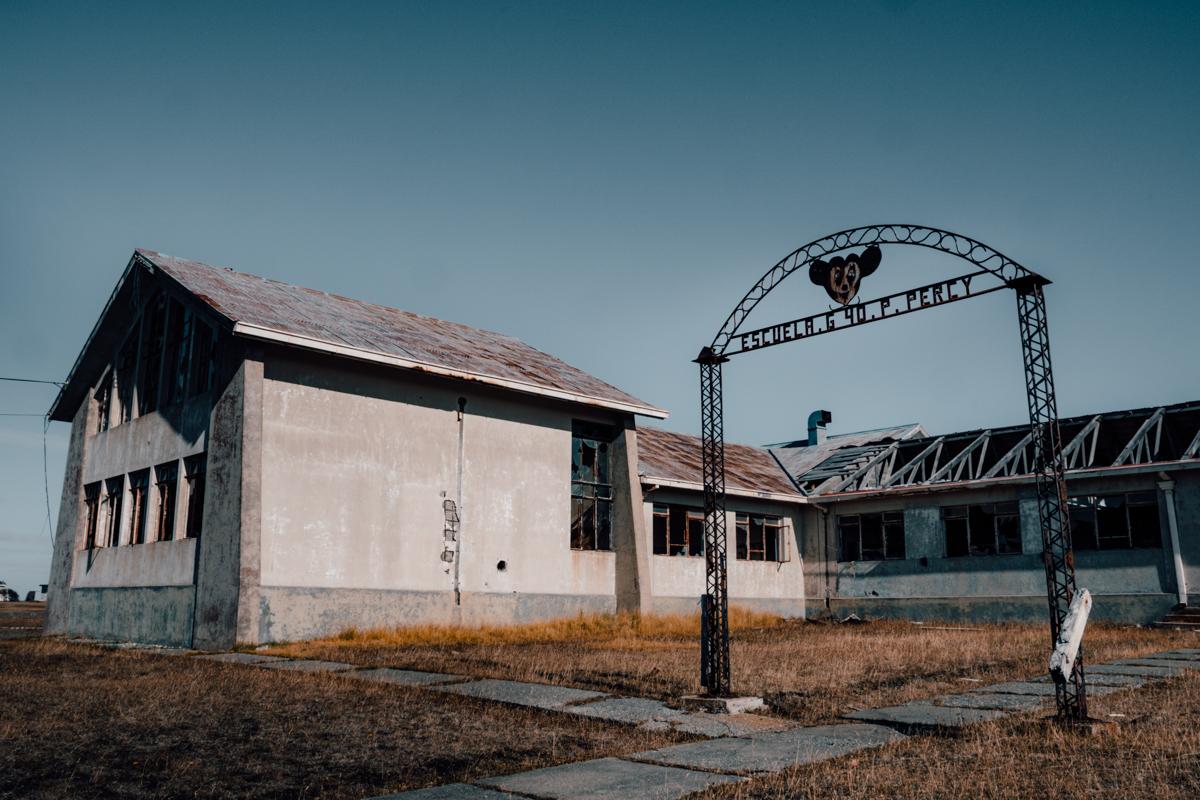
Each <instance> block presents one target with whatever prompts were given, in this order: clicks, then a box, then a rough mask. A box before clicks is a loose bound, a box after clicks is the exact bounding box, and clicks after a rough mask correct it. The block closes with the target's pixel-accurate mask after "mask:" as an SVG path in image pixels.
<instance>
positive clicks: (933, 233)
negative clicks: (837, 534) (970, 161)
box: [696, 225, 1087, 719]
mask: <svg viewBox="0 0 1200 800" xmlns="http://www.w3.org/2000/svg"><path fill="white" fill-rule="evenodd" d="M871 245H910V246H916V247H925V248H928V249H931V250H937V251H940V252H943V253H949V254H950V255H953V256H956V257H958V258H960V259H963V260H965V261H968V262H970V263H972V264H974V265H975V266H976V267H978V268H979V272H977V273H973V274H972V275H968V276H963V277H961V278H954V279H951V281H946V282H944V283H945V284H946V286H947V289H946V292H945V294H946V296H945V297H942V296H940V295H939V297H938V298H937V299H936V301H931V302H929V303H926V302H923V301H922V302H919V303H917V304H916V307H915V308H914V307H913V303H912V302H911V296H912V294H913V293H914V292H921V293H924V292H925V291H926V290H931V291H932V290H933V288H934V287H935V286H937V284H934V285H931V286H927V287H919V288H918V289H915V290H910V292H909V293H908V294H909V296H910V302H909V303H908V306H909V307H908V308H907V309H903V310H901V309H892V310H891V311H890V312H889V310H888V309H889V308H890V302H891V300H892V298H894V297H899V296H900V295H893V296H889V297H887V298H877V299H876V300H870V301H865V302H859V303H848V304H846V305H845V307H844V309H842V310H841V313H844V314H845V321H844V322H842V323H841V324H828V325H827V327H825V328H823V329H820V328H814V320H818V319H819V318H821V317H825V318H832V315H833V314H835V313H838V312H828V313H825V314H818V315H814V316H812V317H806V318H802V319H800V320H793V321H791V322H788V323H784V324H783V325H780V326H773V327H772V328H764V329H760V331H757V332H755V335H759V334H763V333H764V332H772V331H778V333H777V334H776V335H775V336H774V337H771V336H770V334H769V333H768V334H767V336H768V338H769V339H771V340H770V341H769V342H767V343H766V344H764V343H763V342H762V340H761V339H759V340H754V339H751V340H750V344H751V345H752V346H749V347H748V346H747V339H746V336H748V335H749V334H744V335H743V339H742V342H741V346H740V347H739V348H732V349H731V347H730V345H731V343H733V339H734V336H736V335H738V334H739V332H740V331H741V327H742V325H743V323H744V322H745V321H746V319H747V318H748V317H749V316H750V313H751V312H752V311H753V310H754V308H755V307H756V306H757V305H758V303H759V302H760V301H762V300H763V298H765V297H766V296H767V295H768V294H770V293H771V291H773V290H774V289H775V288H776V287H777V286H779V284H780V283H782V282H783V281H784V280H785V279H786V278H787V277H788V276H789V275H791V274H792V273H794V272H796V271H797V270H802V269H805V268H806V267H808V266H809V265H810V264H812V263H813V262H814V261H815V260H817V259H824V258H825V257H826V256H830V255H832V254H835V253H838V252H840V251H844V250H850V249H852V248H859V247H869V246H871ZM985 274H990V275H991V276H992V277H994V278H996V279H997V285H996V286H994V287H993V288H990V289H987V290H986V291H976V292H973V293H972V292H971V291H969V290H970V284H971V279H972V278H974V277H977V276H983V275H985ZM964 280H965V285H966V287H967V289H968V291H967V292H965V293H963V294H960V295H957V296H955V295H953V292H952V291H951V289H950V288H948V287H949V286H950V284H951V283H952V282H957V281H964ZM1049 282H1050V281H1048V280H1047V279H1045V278H1044V277H1042V276H1041V275H1039V274H1037V273H1035V272H1033V271H1031V270H1029V269H1026V268H1025V267H1023V266H1021V265H1020V264H1018V263H1017V262H1016V261H1013V260H1012V259H1011V258H1009V257H1008V256H1005V255H1004V254H1003V253H1000V252H999V251H997V250H994V249H992V248H991V247H988V246H987V245H985V244H983V243H982V242H979V241H976V240H975V239H971V238H969V237H967V236H963V235H961V234H957V233H952V232H950V231H945V230H940V229H938V228H930V227H926V226H922V225H870V226H866V227H861V228H852V229H850V230H845V231H839V232H838V233H834V234H831V235H829V236H826V237H824V238H822V239H817V240H816V241H813V242H810V243H808V244H806V245H804V246H803V247H799V248H797V249H796V250H793V251H792V252H791V253H789V254H788V255H787V256H786V257H785V258H783V259H781V260H780V261H779V262H778V263H777V264H775V266H773V267H772V268H771V269H769V270H768V271H767V272H766V274H764V275H763V276H762V278H760V279H759V281H758V282H757V283H756V284H755V285H754V287H753V288H751V289H750V291H749V292H747V293H746V295H745V296H744V297H743V298H742V299H741V301H740V302H739V303H738V304H737V306H735V307H734V309H733V311H732V312H731V313H730V314H729V317H728V318H726V320H725V323H724V324H723V325H722V326H721V329H720V330H719V331H718V332H717V335H716V336H715V337H714V338H713V340H712V343H711V344H710V345H709V346H707V347H705V348H704V349H702V350H701V351H700V355H699V357H698V358H697V359H696V362H697V363H698V364H699V365H700V413H701V427H702V431H701V434H702V435H701V439H702V460H703V472H704V517H705V522H704V531H705V566H706V585H705V596H704V597H703V598H702V617H703V619H702V624H701V665H700V681H701V685H703V686H704V688H705V689H706V690H707V691H708V692H709V693H710V694H713V695H717V696H726V695H728V694H729V693H730V669H729V613H728V585H727V580H726V519H725V441H724V410H723V391H722V365H723V364H724V363H725V362H727V361H728V360H729V358H730V357H731V356H733V355H737V354H738V353H742V352H747V351H748V350H750V349H757V348H758V347H763V346H770V345H774V344H782V343H784V342H786V341H792V340H795V339H799V338H806V337H807V336H811V335H814V334H817V333H828V332H831V331H833V330H835V329H839V328H843V327H854V326H857V325H861V324H865V323H867V322H874V321H877V320H880V319H885V318H887V317H889V316H895V315H896V314H899V313H908V311H915V310H921V309H923V308H928V307H933V306H936V305H942V304H944V303H946V302H951V301H954V300H961V299H966V298H967V297H973V296H977V295H979V294H984V293H986V292H991V291H995V290H997V289H1002V288H1009V289H1012V290H1014V292H1015V293H1016V296H1017V312H1018V318H1019V322H1020V333H1021V346H1022V355H1023V359H1024V366H1025V383H1026V394H1027V396H1028V400H1029V421H1030V429H1029V435H1028V438H1027V440H1025V441H1024V442H1023V444H1027V445H1029V446H1030V449H1031V456H1030V461H1031V463H1030V464H1029V467H1030V471H1032V472H1033V473H1034V474H1035V475H1036V476H1037V492H1038V517H1039V521H1040V524H1041V529H1042V548H1043V557H1044V558H1043V560H1044V563H1045V569H1046V587H1047V598H1048V602H1049V611H1050V634H1051V646H1052V647H1053V646H1054V643H1055V642H1056V641H1057V639H1058V634H1059V630H1060V628H1061V627H1062V624H1063V620H1064V619H1065V618H1066V615H1067V611H1068V608H1069V606H1070V603H1071V599H1072V597H1073V596H1074V594H1075V589H1076V586H1075V567H1074V558H1073V555H1072V550H1071V532H1070V525H1069V519H1068V516H1067V514H1066V507H1067V495H1066V483H1065V481H1064V477H1063V473H1064V463H1063V445H1062V435H1061V433H1060V431H1059V425H1058V407H1057V400H1056V398H1055V392H1054V374H1053V370H1052V368H1051V362H1050V338H1049V329H1048V327H1047V320H1046V299H1045V294H1044V292H1043V287H1045V286H1046V285H1047V284H1048V283H1049ZM923 296H924V295H923V294H922V297H923ZM873 305H876V311H878V312H879V313H869V309H870V308H871V307H872V306H873ZM880 458H883V456H881V457H880ZM962 462H963V465H965V463H966V458H965V457H964V458H963V459H962ZM871 466H872V465H870V464H869V465H867V466H866V469H867V470H869V469H870V468H871ZM1056 687H1057V692H1056V694H1057V701H1058V714H1059V716H1060V717H1061V718H1064V719H1081V718H1085V717H1086V716H1087V690H1086V685H1085V682H1084V673H1083V658H1082V655H1081V656H1080V657H1079V658H1078V659H1077V660H1076V662H1075V668H1074V671H1073V673H1072V675H1071V677H1070V679H1069V680H1068V681H1066V682H1060V683H1057V684H1056Z"/></svg>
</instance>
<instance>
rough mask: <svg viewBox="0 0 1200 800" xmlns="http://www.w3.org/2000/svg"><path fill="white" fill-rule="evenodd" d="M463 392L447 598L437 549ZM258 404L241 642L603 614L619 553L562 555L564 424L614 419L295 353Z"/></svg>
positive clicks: (279, 358) (274, 370)
mask: <svg viewBox="0 0 1200 800" xmlns="http://www.w3.org/2000/svg"><path fill="white" fill-rule="evenodd" d="M459 397H466V398H467V405H466V411H465V415H464V419H463V436H464V446H463V453H464V461H463V465H462V476H463V477H462V486H463V489H462V503H461V506H460V508H459V515H460V518H461V562H460V580H461V591H462V605H461V606H455V605H454V594H453V589H454V582H453V581H454V579H453V569H452V567H451V565H449V564H447V563H445V562H443V561H442V560H441V558H440V556H441V554H442V550H443V545H444V536H443V530H444V528H445V516H444V512H443V501H444V500H445V499H454V498H455V497H456V493H457V481H458V477H457V476H458V426H459V422H458V411H457V410H458V398H459ZM262 402H263V412H262V455H261V476H262V477H261V509H262V522H261V526H262V532H261V579H260V580H261V587H262V588H261V590H260V591H261V594H260V602H259V604H258V608H257V612H256V613H257V614H258V621H257V627H256V629H255V630H253V631H249V632H247V633H246V634H245V638H246V639H247V640H248V641H268V640H280V639H292V638H296V637H297V636H313V635H318V634H330V633H335V632H337V631H338V630H341V629H343V628H346V627H348V626H351V625H356V626H363V625H368V626H370V625H399V624H408V623H414V622H455V621H460V620H461V621H463V622H468V621H490V622H508V621H514V620H517V619H534V618H545V617H552V616H561V615H563V614H570V613H575V612H576V611H579V610H595V611H611V610H614V609H615V607H616V585H617V581H616V553H613V552H576V551H572V550H571V549H570V536H569V533H570V507H571V506H570V476H571V421H572V419H573V418H575V419H579V418H587V419H594V420H595V421H600V422H607V423H609V424H618V425H619V424H620V423H621V420H620V419H619V418H610V419H603V418H599V417H596V416H595V415H587V416H585V415H581V414H580V413H578V412H575V413H573V412H572V410H571V409H570V408H569V407H566V406H560V405H553V404H549V403H547V404H540V403H537V402H535V401H530V400H522V399H520V398H516V397H515V396H513V395H511V394H508V395H507V396H506V395H505V394H502V393H497V392H494V391H492V390H490V389H488V388H487V387H482V386H476V385H471V384H466V383H462V384H452V383H450V382H448V381H439V380H434V379H425V378H422V377H420V376H405V377H400V376H399V375H398V373H396V372H395V371H385V370H377V369H374V368H371V367H367V366H359V365H347V364H344V363H340V364H339V363H336V362H330V361H329V360H327V359H321V358H319V357H316V356H313V357H311V358H310V357H304V356H299V355H295V354H277V355H274V356H272V357H269V358H268V359H267V363H266V370H265V380H264V382H263V401H262ZM615 491H616V493H617V496H618V500H620V498H621V496H622V495H626V496H627V495H628V488H627V487H626V488H624V489H622V487H621V486H615ZM614 538H616V537H614ZM500 562H503V569H501V568H500Z"/></svg>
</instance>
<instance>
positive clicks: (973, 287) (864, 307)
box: [725, 248, 1009, 356]
mask: <svg viewBox="0 0 1200 800" xmlns="http://www.w3.org/2000/svg"><path fill="white" fill-rule="evenodd" d="M876 249H878V248H876ZM834 260H835V261H837V260H840V259H834ZM820 263H822V264H823V263H824V262H820ZM876 264H878V262H876ZM814 266H815V263H814ZM826 266H828V265H826ZM872 271H874V270H872ZM811 274H812V273H811V272H810V276H811ZM831 274H832V273H831ZM869 274H870V273H865V274H863V275H860V276H859V280H861V278H862V277H865V275H869ZM985 275H986V276H991V273H990V272H988V271H987V270H980V271H979V272H972V273H970V274H968V275H960V276H958V277H957V278H948V279H946V280H943V281H938V282H937V283H930V284H926V285H925V286H918V287H916V288H915V289H908V290H905V291H903V292H896V293H895V294H889V295H887V296H886V297H877V298H875V299H874V300H864V301H863V302H861V303H847V304H845V306H844V307H843V308H836V309H833V310H831V311H824V312H821V313H819V314H811V315H809V316H807V317H800V318H799V319H793V320H789V321H788V322H782V323H779V324H777V325H769V326H767V327H765V328H758V329H756V330H752V331H747V332H745V333H739V334H737V336H736V342H737V348H736V349H734V350H726V351H725V355H727V356H732V355H736V354H738V353H748V352H750V351H751V350H761V349H762V348H764V347H773V346H775V345H777V344H784V343H786V342H794V341H797V340H799V339H807V338H809V337H810V336H820V335H821V334H823V333H830V332H832V331H835V330H841V329H843V328H850V327H853V326H855V325H864V324H866V323H868V322H877V321H879V320H881V319H890V318H891V317H898V316H901V315H902V314H910V313H912V312H913V311H920V310H921V309H923V308H932V307H933V306H941V305H945V304H947V303H954V302H956V301H958V300H966V299H967V298H969V297H980V296H982V295H985V294H990V293H991V292H998V291H1000V290H1001V289H1007V288H1009V287H1008V286H1007V285H1005V284H1000V285H998V286H988V287H986V288H980V286H979V284H977V283H975V279H976V278H979V277H981V276H985ZM813 283H817V281H816V280H813ZM818 285H825V284H818ZM826 290H827V291H830V290H829V288H828V286H826ZM857 291H858V286H857V283H856V284H855V285H854V292H853V293H852V294H851V297H853V294H854V293H857ZM830 296H831V297H832V296H833V293H832V291H830ZM835 299H836V298H835Z"/></svg>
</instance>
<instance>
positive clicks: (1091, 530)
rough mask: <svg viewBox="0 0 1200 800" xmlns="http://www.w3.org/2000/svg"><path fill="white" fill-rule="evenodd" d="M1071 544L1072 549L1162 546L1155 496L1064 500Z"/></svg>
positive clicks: (1107, 496)
mask: <svg viewBox="0 0 1200 800" xmlns="http://www.w3.org/2000/svg"><path fill="white" fill-rule="evenodd" d="M1067 511H1068V512H1069V514H1070V516H1071V543H1072V546H1073V547H1074V548H1075V549H1076V550H1128V549H1132V548H1137V547H1162V531H1161V528H1160V523H1159V517H1158V496H1157V495H1156V494H1155V493H1154V492H1132V493H1130V494H1111V495H1090V496H1089V495H1085V496H1079V497H1071V498H1068V500H1067Z"/></svg>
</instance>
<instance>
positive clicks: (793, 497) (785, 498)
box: [638, 475, 807, 504]
mask: <svg viewBox="0 0 1200 800" xmlns="http://www.w3.org/2000/svg"><path fill="white" fill-rule="evenodd" d="M638 479H639V480H640V481H641V484H642V486H643V487H644V488H646V489H653V488H660V489H681V490H683V491H685V492H703V491H704V485H703V484H701V483H695V482H693V481H681V480H673V479H670V478H655V477H652V476H649V475H639V476H638ZM725 495H726V496H727V497H744V498H749V499H752V500H771V501H774V502H777V503H798V504H803V503H805V502H806V501H807V498H805V497H804V496H803V495H799V494H781V493H779V492H756V491H754V490H753V489H742V488H739V487H726V488H725Z"/></svg>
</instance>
